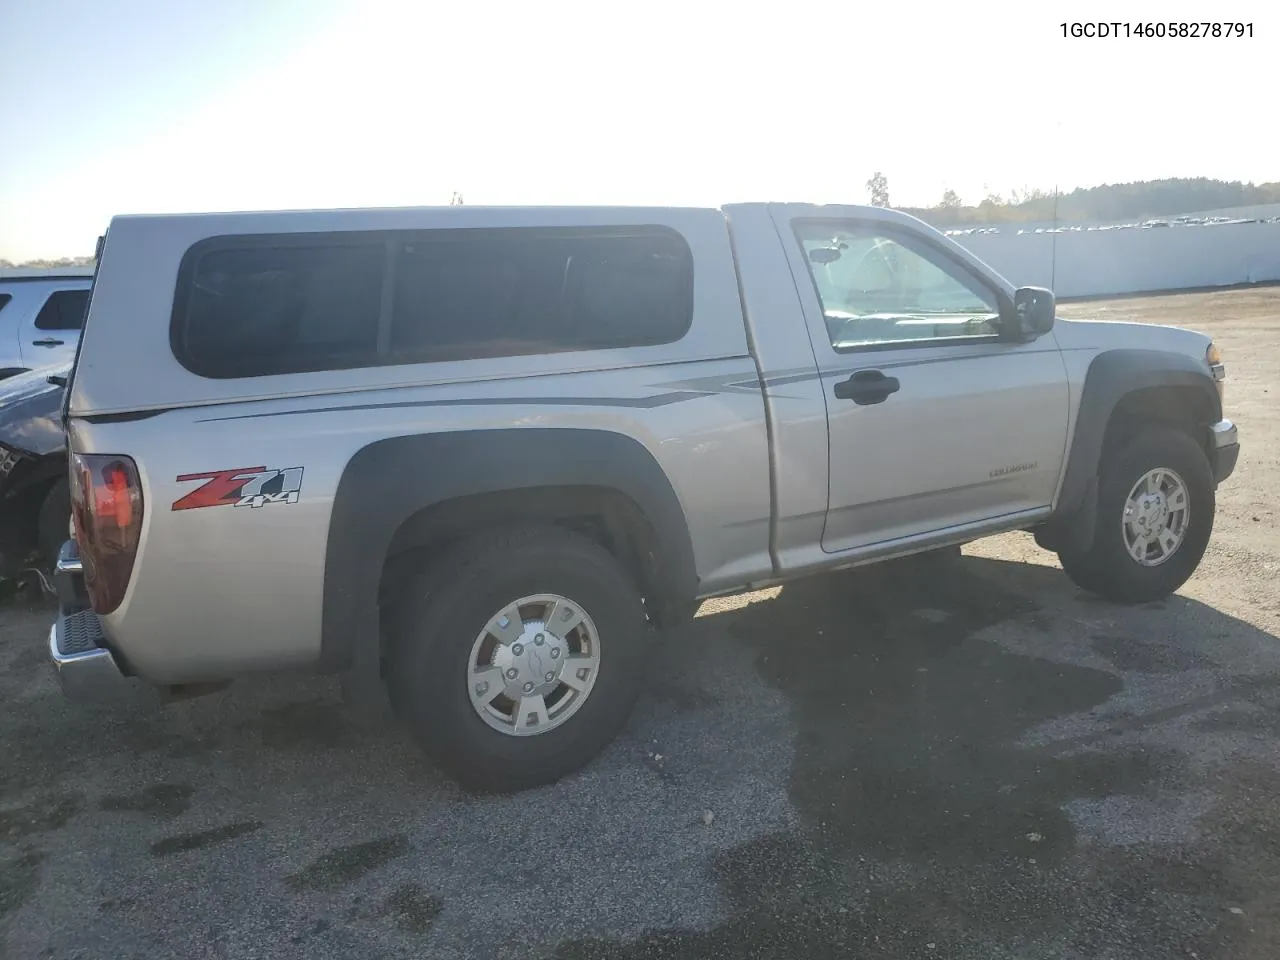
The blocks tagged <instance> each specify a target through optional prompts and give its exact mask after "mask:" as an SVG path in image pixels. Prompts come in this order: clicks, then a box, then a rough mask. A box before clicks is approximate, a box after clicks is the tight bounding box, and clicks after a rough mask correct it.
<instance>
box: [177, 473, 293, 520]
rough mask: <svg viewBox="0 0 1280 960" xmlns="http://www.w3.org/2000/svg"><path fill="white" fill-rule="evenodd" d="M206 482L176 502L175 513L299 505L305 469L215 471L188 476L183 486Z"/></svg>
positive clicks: (182, 481) (187, 474) (184, 476)
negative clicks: (215, 508) (226, 507)
mask: <svg viewBox="0 0 1280 960" xmlns="http://www.w3.org/2000/svg"><path fill="white" fill-rule="evenodd" d="M189 480H203V481H204V483H202V484H200V486H198V487H196V488H195V489H194V490H192V491H191V492H190V493H188V494H187V495H186V496H185V497H183V498H182V499H181V500H175V501H174V504H173V509H174V510H193V509H195V508H196V507H223V506H226V505H227V504H231V505H233V506H237V507H264V506H266V505H267V504H268V503H297V502H298V493H299V491H300V490H301V489H302V468H301V467H284V468H282V469H279V470H268V469H267V468H266V467H241V468H240V469H238V470H214V471H212V472H211V473H184V474H183V475H182V476H180V477H178V482H179V483H185V482H186V481H189Z"/></svg>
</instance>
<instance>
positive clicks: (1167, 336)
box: [1053, 317, 1211, 361]
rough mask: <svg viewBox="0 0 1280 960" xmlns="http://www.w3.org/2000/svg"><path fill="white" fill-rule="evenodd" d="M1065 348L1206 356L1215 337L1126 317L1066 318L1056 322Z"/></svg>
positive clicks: (1055, 324)
mask: <svg viewBox="0 0 1280 960" xmlns="http://www.w3.org/2000/svg"><path fill="white" fill-rule="evenodd" d="M1053 332H1054V336H1055V337H1056V338H1057V341H1058V346H1060V347H1062V348H1063V349H1088V348H1093V349H1095V350H1166V351H1169V352H1171V353H1181V354H1185V355H1186V356H1188V357H1192V358H1194V359H1195V360H1197V361H1203V360H1204V354H1205V350H1207V349H1208V347H1209V343H1210V342H1211V338H1210V337H1208V336H1207V335H1206V334H1203V333H1199V332H1197V331H1195V330H1186V329H1184V328H1182V327H1165V326H1161V325H1160V324H1155V323H1132V322H1129V321H1124V320H1064V319H1062V318H1061V317H1059V318H1058V319H1057V320H1056V321H1055V322H1054V325H1053Z"/></svg>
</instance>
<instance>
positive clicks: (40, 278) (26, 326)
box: [0, 267, 93, 379]
mask: <svg viewBox="0 0 1280 960" xmlns="http://www.w3.org/2000/svg"><path fill="white" fill-rule="evenodd" d="M92 281H93V268H92V267H54V268H46V269H39V268H28V267H18V268H12V269H5V270H0V379H4V378H5V377H11V376H13V375H14V374H15V373H21V372H22V371H24V370H32V369H34V368H36V367H47V366H50V365H56V364H62V363H71V362H72V361H73V360H74V359H75V355H76V344H77V343H79V341H80V329H81V327H83V326H84V314H85V308H86V307H87V306H88V304H89V286H90V284H91V283H92Z"/></svg>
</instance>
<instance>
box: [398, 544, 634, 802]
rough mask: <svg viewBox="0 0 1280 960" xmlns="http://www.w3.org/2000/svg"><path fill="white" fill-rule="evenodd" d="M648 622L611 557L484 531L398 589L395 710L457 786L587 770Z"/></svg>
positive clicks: (623, 713)
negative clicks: (402, 589) (400, 591)
mask: <svg viewBox="0 0 1280 960" xmlns="http://www.w3.org/2000/svg"><path fill="white" fill-rule="evenodd" d="M645 633H646V624H645V616H644V608H643V604H642V602H641V599H640V595H639V593H638V591H637V590H636V588H635V585H634V584H633V583H632V581H631V579H630V577H629V576H628V575H627V572H626V571H625V570H624V569H623V568H622V567H621V565H620V564H619V563H618V561H617V560H616V559H614V557H613V556H612V555H611V554H609V553H608V552H607V551H606V550H604V549H603V548H601V547H600V546H598V545H597V544H595V543H593V542H592V541H590V540H588V539H586V538H584V537H581V536H578V535H577V534H574V533H570V532H568V531H565V530H561V529H558V528H554V527H545V528H530V529H522V530H517V531H513V532H509V533H508V532H504V533H496V534H486V535H483V536H480V537H477V538H475V539H473V540H471V541H468V542H467V543H465V544H463V545H462V546H461V547H459V548H458V549H456V550H454V551H452V552H451V553H450V554H449V556H447V557H444V558H441V559H440V560H439V561H438V562H436V563H433V564H431V565H430V567H429V568H428V569H425V570H424V571H423V572H422V573H421V574H420V575H419V576H418V577H417V578H415V579H413V580H411V581H410V583H409V584H408V586H407V590H406V594H405V597H404V600H403V602H402V603H401V604H400V606H399V610H398V613H397V615H396V617H395V622H394V625H393V628H392V637H391V641H392V647H391V650H390V657H389V671H390V673H389V677H388V683H389V686H390V690H391V698H392V702H393V704H394V705H395V708H396V711H397V713H398V714H399V715H400V717H401V718H402V719H403V720H404V721H405V722H406V723H407V724H408V725H409V727H410V728H411V729H412V731H413V732H414V734H415V735H416V737H417V738H418V740H419V741H420V742H421V743H422V745H423V747H424V749H425V750H426V751H427V753H428V754H430V755H431V756H432V757H433V758H434V759H435V760H436V761H437V762H438V763H439V764H440V765H441V766H442V767H444V768H445V769H446V770H447V771H448V772H449V773H450V774H452V775H453V776H454V777H456V778H457V779H458V780H459V781H460V782H462V783H463V784H464V785H466V786H469V787H472V788H477V789H483V790H499V791H507V790H519V789H524V788H527V787H532V786H536V785H539V784H543V783H549V782H552V781H554V780H557V779H559V778H560V777H563V776H564V775H566V774H568V773H571V772H573V771H575V770H577V769H579V768H580V767H582V766H584V765H585V764H587V763H588V762H589V761H590V760H591V759H592V758H593V757H594V756H595V755H596V754H597V753H599V752H600V750H602V749H603V748H604V747H605V745H607V744H608V743H609V742H610V741H611V740H612V739H613V738H614V736H615V735H616V734H617V732H618V731H619V730H620V729H621V728H622V726H623V725H624V724H625V722H626V720H627V717H628V716H629V714H630V712H631V708H632V706H633V705H634V703H635V700H636V697H637V695H638V694H639V691H640V688H641V684H642V680H643V669H644V662H645V657H644V653H645V649H646V646H647V643H646V636H645Z"/></svg>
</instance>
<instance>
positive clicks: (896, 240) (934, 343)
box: [774, 206, 1069, 553]
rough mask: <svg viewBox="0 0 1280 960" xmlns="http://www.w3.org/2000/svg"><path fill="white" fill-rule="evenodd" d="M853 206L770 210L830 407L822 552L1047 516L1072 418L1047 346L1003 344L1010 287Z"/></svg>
mask: <svg viewBox="0 0 1280 960" xmlns="http://www.w3.org/2000/svg"><path fill="white" fill-rule="evenodd" d="M843 209H844V210H846V211H848V214H849V215H847V216H841V215H840V211H841V208H835V211H834V212H833V208H830V207H820V208H799V209H797V208H794V207H783V206H779V207H775V208H774V220H775V225H776V226H777V228H778V230H779V231H780V233H781V235H782V239H783V244H784V247H786V249H787V251H788V252H787V256H788V258H789V260H790V261H791V264H792V273H793V275H794V277H795V280H796V287H797V291H798V293H799V295H800V298H801V300H802V304H803V307H804V312H805V319H806V326H807V329H808V333H809V337H810V340H811V341H812V346H813V351H814V356H815V357H816V359H817V366H818V374H819V376H820V377H821V380H822V385H823V395H824V397H825V400H826V404H827V423H828V432H829V445H828V458H829V460H828V469H829V471H830V478H829V483H828V504H827V516H826V523H825V527H824V531H823V537H822V546H823V549H824V550H826V551H827V552H831V553H838V552H843V551H846V550H852V549H857V548H866V547H875V546H877V545H884V546H887V545H889V544H891V543H892V542H894V541H899V540H903V539H907V538H912V537H916V536H922V535H928V534H932V533H938V532H942V531H945V530H948V529H950V528H960V529H961V530H962V529H963V528H965V527H967V526H969V525H975V526H977V527H980V526H981V525H982V524H983V522H984V521H993V520H994V521H997V522H999V518H1005V519H1007V520H1009V521H1010V522H1016V521H1017V520H1018V519H1019V518H1021V517H1022V516H1024V515H1025V516H1026V517H1027V518H1028V519H1029V520H1030V519H1033V518H1035V516H1036V515H1037V514H1044V513H1047V511H1048V509H1049V507H1050V505H1051V503H1052V501H1053V497H1054V492H1055V490H1056V487H1057V483H1058V478H1059V475H1060V471H1061V467H1062V463H1063V458H1064V455H1065V447H1066V434H1067V419H1068V407H1069V401H1068V389H1067V376H1066V369H1065V366H1064V364H1063V361H1062V357H1061V354H1060V352H1059V350H1058V346H1057V342H1056V341H1055V340H1054V338H1053V336H1052V333H1050V334H1047V335H1045V336H1042V337H1040V338H1038V339H1036V340H1034V341H1032V342H1029V343H1013V342H1009V341H1004V340H1001V339H999V338H998V336H997V331H996V327H995V320H996V317H997V316H998V312H999V307H1000V302H1001V297H1005V298H1007V297H1008V296H1009V295H1010V294H1011V291H1010V290H1007V289H1004V287H1007V284H1004V283H1003V281H1000V280H999V279H998V278H996V277H992V276H988V275H985V274H984V273H983V272H981V271H980V270H977V269H975V267H974V266H973V265H972V264H971V263H969V262H966V261H965V259H964V258H963V257H959V256H956V255H955V254H954V253H953V252H952V251H951V250H949V249H948V247H947V245H946V244H945V243H941V242H938V240H936V239H934V238H933V237H931V236H930V235H929V234H927V233H926V232H925V231H924V230H921V229H919V228H918V227H915V226H913V225H912V224H911V223H910V221H904V220H903V219H902V218H896V219H895V216H894V215H892V214H887V215H886V216H885V217H884V218H880V217H877V216H874V215H870V216H869V215H867V214H866V213H865V212H862V213H859V212H858V211H856V210H852V209H850V208H843ZM814 213H817V214H818V215H816V216H815V215H813V214H814Z"/></svg>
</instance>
